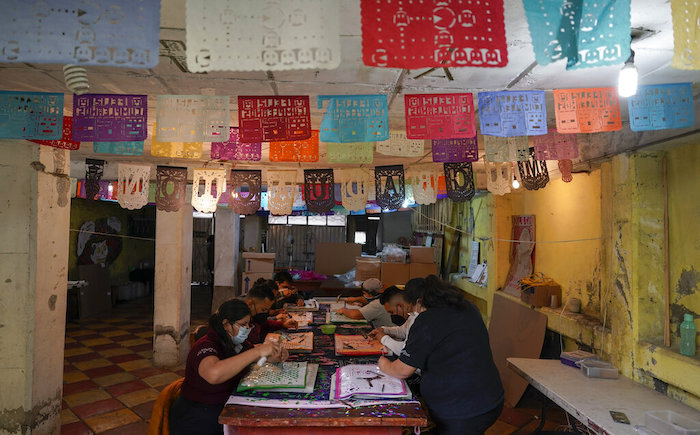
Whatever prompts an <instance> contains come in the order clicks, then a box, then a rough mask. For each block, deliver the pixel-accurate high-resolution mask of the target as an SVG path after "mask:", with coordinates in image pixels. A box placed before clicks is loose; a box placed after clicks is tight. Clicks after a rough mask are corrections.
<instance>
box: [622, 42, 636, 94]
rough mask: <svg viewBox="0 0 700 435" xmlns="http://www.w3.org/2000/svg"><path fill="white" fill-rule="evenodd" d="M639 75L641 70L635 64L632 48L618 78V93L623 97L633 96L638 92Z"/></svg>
mask: <svg viewBox="0 0 700 435" xmlns="http://www.w3.org/2000/svg"><path fill="white" fill-rule="evenodd" d="M638 77H639V72H638V71H637V67H636V66H635V65H634V50H630V57H629V58H628V59H627V62H625V66H623V67H622V69H621V70H620V75H619V76H618V79H617V93H618V94H619V95H620V96H621V97H631V96H632V95H634V94H636V93H637V79H638Z"/></svg>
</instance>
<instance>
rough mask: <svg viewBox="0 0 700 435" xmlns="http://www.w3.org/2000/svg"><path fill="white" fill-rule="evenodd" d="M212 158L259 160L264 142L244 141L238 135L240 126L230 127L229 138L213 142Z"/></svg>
mask: <svg viewBox="0 0 700 435" xmlns="http://www.w3.org/2000/svg"><path fill="white" fill-rule="evenodd" d="M210 156H211V158H212V160H239V161H250V162H257V161H260V159H262V143H261V142H250V143H243V142H241V141H240V138H239V135H238V127H231V128H230V129H229V138H228V140H227V141H224V142H212V143H211V152H210Z"/></svg>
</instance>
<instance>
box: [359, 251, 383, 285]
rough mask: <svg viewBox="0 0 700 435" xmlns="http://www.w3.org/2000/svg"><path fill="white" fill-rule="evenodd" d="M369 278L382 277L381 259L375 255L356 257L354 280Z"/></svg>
mask: <svg viewBox="0 0 700 435" xmlns="http://www.w3.org/2000/svg"><path fill="white" fill-rule="evenodd" d="M370 278H377V279H379V280H381V279H382V261H381V260H380V259H379V258H377V257H357V259H356V263H355V280H356V281H366V280H368V279H370Z"/></svg>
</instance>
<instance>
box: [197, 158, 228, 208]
mask: <svg viewBox="0 0 700 435" xmlns="http://www.w3.org/2000/svg"><path fill="white" fill-rule="evenodd" d="M224 192H226V169H195V170H194V174H193V175H192V207H194V208H195V210H197V211H201V212H202V213H213V212H215V211H216V204H217V203H218V202H219V198H220V197H221V195H222V194H223V193H224Z"/></svg>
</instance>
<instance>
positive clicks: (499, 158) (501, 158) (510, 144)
mask: <svg viewBox="0 0 700 435" xmlns="http://www.w3.org/2000/svg"><path fill="white" fill-rule="evenodd" d="M484 153H485V154H486V160H488V161H490V162H512V161H516V160H518V161H523V160H527V159H528V156H529V154H530V151H529V145H528V139H527V136H514V137H498V136H484Z"/></svg>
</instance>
